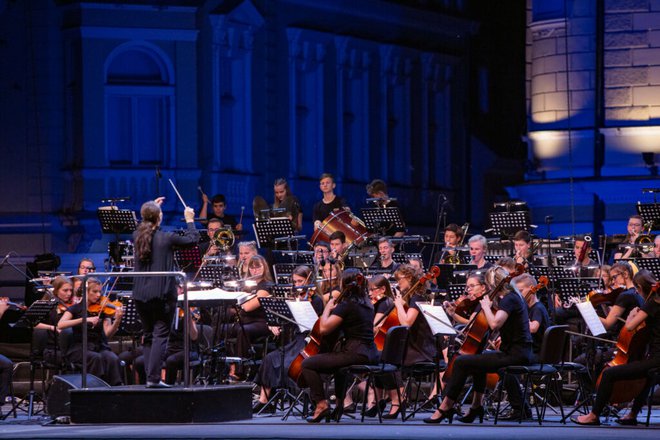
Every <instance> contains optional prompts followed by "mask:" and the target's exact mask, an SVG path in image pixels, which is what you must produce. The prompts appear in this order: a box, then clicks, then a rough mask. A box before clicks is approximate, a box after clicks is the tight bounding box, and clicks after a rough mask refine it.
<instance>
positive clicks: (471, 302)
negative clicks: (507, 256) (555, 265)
mask: <svg viewBox="0 0 660 440" xmlns="http://www.w3.org/2000/svg"><path fill="white" fill-rule="evenodd" d="M523 272H525V266H523V265H522V264H520V263H516V269H515V270H514V271H513V273H511V274H509V276H507V277H506V278H505V279H504V280H507V281H506V282H507V283H508V282H509V281H511V280H512V279H514V278H515V277H517V276H519V275H522V274H523ZM546 279H547V277H546ZM504 280H502V281H501V282H500V284H498V286H497V287H496V288H495V289H493V291H491V292H484V293H483V294H481V295H479V296H478V297H476V298H474V299H470V297H468V296H466V297H465V298H463V299H460V300H458V301H456V310H455V311H454V313H457V314H459V315H460V316H463V317H464V318H469V317H470V316H472V314H473V313H474V310H475V309H476V308H477V304H479V301H481V298H483V297H484V296H485V295H487V294H489V293H492V292H496V291H498V290H500V289H501V288H502V286H503V285H504V284H502V282H503V281H504Z"/></svg>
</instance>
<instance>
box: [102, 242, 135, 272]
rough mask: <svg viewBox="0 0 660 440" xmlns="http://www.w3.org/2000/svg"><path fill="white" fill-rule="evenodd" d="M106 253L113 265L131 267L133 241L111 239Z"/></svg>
mask: <svg viewBox="0 0 660 440" xmlns="http://www.w3.org/2000/svg"><path fill="white" fill-rule="evenodd" d="M108 254H109V255H110V262H111V263H112V265H113V266H122V267H133V256H134V250H133V242H131V241H130V240H126V241H111V242H110V243H108Z"/></svg>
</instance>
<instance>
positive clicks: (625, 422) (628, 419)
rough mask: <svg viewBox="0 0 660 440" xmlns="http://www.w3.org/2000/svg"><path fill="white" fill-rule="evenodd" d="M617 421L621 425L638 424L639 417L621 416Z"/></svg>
mask: <svg viewBox="0 0 660 440" xmlns="http://www.w3.org/2000/svg"><path fill="white" fill-rule="evenodd" d="M614 421H615V422H617V423H618V424H619V425H622V426H637V417H634V418H633V417H626V418H623V417H619V418H618V419H616V420H614Z"/></svg>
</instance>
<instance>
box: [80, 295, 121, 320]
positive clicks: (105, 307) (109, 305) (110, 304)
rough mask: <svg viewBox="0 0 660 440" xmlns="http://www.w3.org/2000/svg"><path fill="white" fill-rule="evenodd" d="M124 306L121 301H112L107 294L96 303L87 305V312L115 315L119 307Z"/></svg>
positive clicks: (94, 314)
mask: <svg viewBox="0 0 660 440" xmlns="http://www.w3.org/2000/svg"><path fill="white" fill-rule="evenodd" d="M122 306H123V304H122V303H121V301H110V300H109V299H108V297H107V296H104V297H102V298H101V301H99V302H98V303H96V304H90V305H88V306H87V313H89V314H90V315H92V316H97V315H106V316H115V313H116V312H117V309H120V308H121V307H122Z"/></svg>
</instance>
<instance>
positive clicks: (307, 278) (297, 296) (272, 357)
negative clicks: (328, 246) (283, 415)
mask: <svg viewBox="0 0 660 440" xmlns="http://www.w3.org/2000/svg"><path fill="white" fill-rule="evenodd" d="M291 281H292V284H293V288H292V290H291V293H292V298H290V299H292V300H295V301H310V302H311V304H312V307H314V310H315V311H316V314H317V315H319V316H320V315H321V313H322V312H323V300H322V299H321V297H320V296H319V295H316V294H315V292H314V290H313V289H310V288H309V287H305V288H301V286H306V285H307V286H308V285H309V284H310V283H311V282H313V278H312V269H311V268H310V267H308V266H297V267H296V268H295V269H294V270H293V272H292V273H291ZM308 333H309V331H304V332H300V331H298V327H297V326H295V334H294V336H293V338H292V339H291V341H290V342H289V343H288V344H286V345H285V346H284V347H282V350H284V364H282V353H281V352H280V350H275V351H271V352H270V353H268V354H267V355H266V356H265V357H264V358H263V360H262V361H261V365H260V366H259V371H258V372H257V375H256V377H255V378H254V383H255V384H257V385H260V386H261V391H260V393H259V400H258V401H257V403H256V404H255V405H254V406H253V407H252V412H255V413H257V412H260V411H262V409H263V408H264V407H265V406H266V404H268V400H269V399H270V391H271V390H272V389H273V388H274V387H276V386H278V385H279V386H284V384H283V383H280V380H281V378H282V368H285V366H286V365H290V364H291V362H292V361H293V360H294V359H295V357H296V356H298V353H300V350H302V349H303V347H304V346H305V345H306V343H307V341H306V340H305V338H306V337H307V334H308ZM280 337H281V336H280ZM272 410H273V412H274V410H275V408H272Z"/></svg>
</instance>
